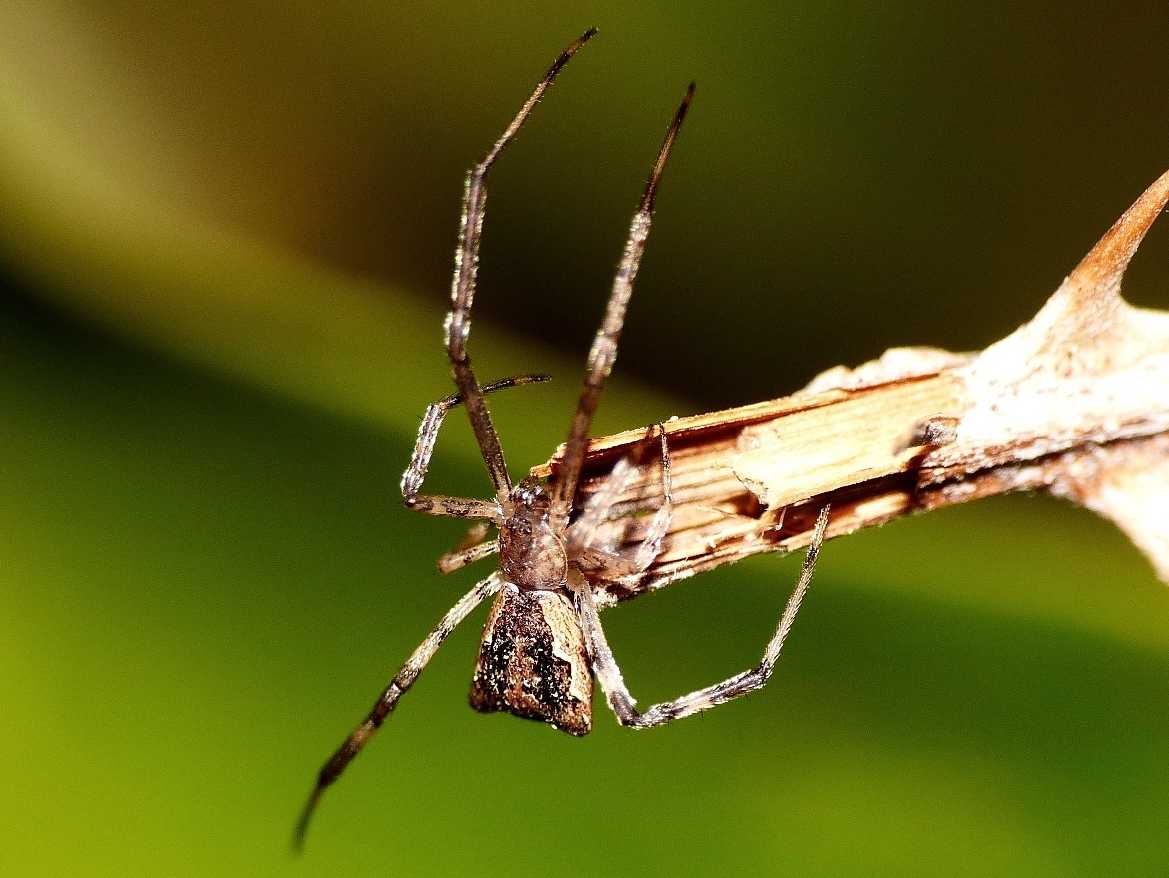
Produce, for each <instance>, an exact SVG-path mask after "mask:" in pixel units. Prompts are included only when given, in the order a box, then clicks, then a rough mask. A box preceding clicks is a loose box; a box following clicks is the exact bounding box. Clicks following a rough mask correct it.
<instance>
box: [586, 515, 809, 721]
mask: <svg viewBox="0 0 1169 878" xmlns="http://www.w3.org/2000/svg"><path fill="white" fill-rule="evenodd" d="M827 526H828V507H827V506H825V507H824V508H823V509H822V510H820V515H819V516H818V517H817V519H816V526H815V528H814V529H813V531H812V541H811V544H810V545H809V546H808V553H807V555H805V556H804V565H803V567H802V568H801V570H800V578H799V580H798V581H797V582H796V587H795V590H794V591H793V592H792V595H791V597H790V598H788V602H787V605H786V606H785V607H784V608H783V614H782V615H781V616H780V619H779V625H778V626H777V627H776V629H775V634H774V635H773V636H772V638H771V640H769V641H768V642H767V646H766V647H765V648H764V650H763V658H762V659H761V660H760V662H759V664H758V665H756V666H755V667H753V668H751V669H750V670H748V671H744V672H742V673H741V674H736V675H735V676H733V677H729V678H728V679H726V680H723V681H722V682H721V683H717V684H715V685H714V686H707V687H705V688H703V689H699V690H697V691H695V692H691V693H690V694H689V695H683V696H682V697H681V698H677V699H675V700H673V701H665V702H662V703H661V704H655V705H653V706H652V707H649V708H647V709H646V710H644V711H639V710H638V709H637V702H636V701H635V700H634V698H633V696H632V695H630V694H629V689H628V687H626V685H625V680H624V679H622V676H621V669H620V668H619V667H618V665H617V661H616V659H614V658H613V651H612V650H611V649H610V648H609V643H608V641H607V640H606V639H605V631H604V629H603V628H602V627H601V618H600V615H599V613H598V612H597V605H596V601H595V600H594V599H593V594H592V590H591V588H590V586H589V585H588V584H587V583H585V584H584V585H583V586H581V587H578V588H576V590H575V591H576V598H577V604H578V607H579V611H580V618H581V626H582V628H583V629H584V634H585V644H586V646H587V648H588V651H589V657H590V659H591V660H592V663H593V671H594V673H595V674H596V675H597V680H598V681H599V682H600V684H601V688H602V689H604V690H605V700H606V701H607V702H608V704H609V708H610V709H611V710H612V711H613V713H614V714H616V716H617V721H618V722H620V723H621V725H623V726H631V727H633V728H635V729H646V728H650V727H652V726H660V725H663V724H665V723H668V722H670V721H671V720H675V719H681V718H682V717H684V716H690V715H691V714H695V713H699V712H701V711H704V710H710V709H711V708H712V707H717V706H718V705H720V704H725V703H726V702H728V701H731V700H733V699H735V698H738V697H739V696H740V695H746V694H747V693H748V692H753V691H755V690H756V689H761V688H763V686H764V685H765V684H766V683H767V681H768V680H769V679H770V678H771V673H772V671H773V670H774V669H775V663H776V662H777V661H778V660H779V653H780V650H782V649H783V643H784V641H785V640H786V639H787V636H788V634H789V633H790V632H791V629H792V625H793V624H794V623H795V620H796V614H797V613H798V612H799V610H800V604H801V603H802V602H803V600H804V595H806V594H807V593H808V586H809V585H811V582H812V572H813V571H814V570H815V567H816V558H817V557H818V556H819V554H820V547H821V546H822V545H823V543H824V530H825V528H826V527H827Z"/></svg>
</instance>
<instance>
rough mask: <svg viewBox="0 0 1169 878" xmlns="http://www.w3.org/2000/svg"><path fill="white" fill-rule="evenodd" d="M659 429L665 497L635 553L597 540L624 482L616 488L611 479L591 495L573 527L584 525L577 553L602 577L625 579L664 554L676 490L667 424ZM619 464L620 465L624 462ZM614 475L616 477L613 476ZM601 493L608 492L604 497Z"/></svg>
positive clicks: (645, 567)
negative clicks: (619, 551)
mask: <svg viewBox="0 0 1169 878" xmlns="http://www.w3.org/2000/svg"><path fill="white" fill-rule="evenodd" d="M657 430H658V435H659V436H660V437H661V468H662V498H663V499H662V504H661V506H659V507H658V509H657V512H655V513H654V517H653V519H652V520H651V521H650V523H649V527H647V528H646V531H645V536H644V538H643V539H642V541H641V542H640V543H639V544H638V546H637V548H636V549H635V550H634V552H633V555H632V557H625V556H623V555H619V554H617V553H615V552H610V551H608V550H607V549H605V548H603V547H600V546H595V545H594V544H593V541H594V540H595V537H596V534H597V531H598V530H599V528H600V526H601V524H602V523H603V522H604V518H605V514H606V513H607V512H608V509H609V508H610V507H612V505H613V502H614V501H615V500H616V497H617V494H618V493H619V492H620V491H622V490H624V485H621V486H620V487H618V488H617V489H616V490H615V491H613V490H611V489H610V488H609V485H608V482H606V484H605V486H603V487H602V489H601V490H600V491H598V492H597V494H595V495H594V496H593V497H591V498H589V502H590V505H589V506H588V507H586V509H585V511H584V512H583V513H582V514H581V517H580V518H578V519H577V520H576V521H575V522H573V524H572V528H577V527H580V526H583V528H584V530H583V531H582V533H581V534H580V536H579V537H578V538H577V539H578V540H579V544H580V546H581V548H580V550H579V552H578V555H577V556H576V558H577V560H578V562H579V563H581V565H582V566H584V567H585V568H588V569H590V572H592V573H595V575H596V576H598V577H600V578H602V579H622V578H625V577H629V576H637V575H639V574H642V573H644V572H645V571H646V569H648V568H649V565H650V564H652V563H653V562H654V559H655V558H657V556H658V555H659V554H661V551H662V540H663V539H665V536H666V532H667V531H669V529H670V521H671V520H672V519H673V515H674V494H673V490H672V480H671V477H670V444H669V440H668V439H667V438H666V428H665V425H664V424H658V425H657ZM629 459H630V458H624V459H623V460H622V461H621V462H622V463H624V462H625V460H629ZM618 466H620V463H619V464H618ZM613 472H614V474H616V472H617V467H616V466H615V467H614V468H613ZM610 479H612V476H610ZM621 481H627V479H626V477H625V473H624V472H623V473H622V474H621ZM601 495H606V496H604V497H602V496H601ZM598 498H600V499H599V501H598ZM594 501H598V505H600V504H606V506H605V508H604V509H603V510H600V509H597V508H596V507H595V506H594V505H593V503H594Z"/></svg>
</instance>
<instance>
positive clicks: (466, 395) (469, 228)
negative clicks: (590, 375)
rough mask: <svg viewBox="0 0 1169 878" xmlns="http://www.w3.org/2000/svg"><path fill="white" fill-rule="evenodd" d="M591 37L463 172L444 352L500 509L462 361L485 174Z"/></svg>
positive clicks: (491, 445) (495, 468)
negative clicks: (473, 163) (561, 72)
mask: <svg viewBox="0 0 1169 878" xmlns="http://www.w3.org/2000/svg"><path fill="white" fill-rule="evenodd" d="M595 33H596V30H595V29H589V30H587V31H585V33H584V34H582V35H581V36H580V37H578V38H577V39H576V40H575V41H574V42H573V43H572V44H571V45H570V46H569V47H568V48H566V49H565V50H564V51H563V52H561V53H560V55H559V57H557V59H556V60H555V61H553V62H552V66H551V67H549V68H548V72H547V73H545V74H544V78H543V79H541V80H540V82H539V84H538V85H537V86H536V88H535V90H534V91H533V92H532V94H531V95H530V96H529V97H528V99H527V100H526V101H525V102H524V105H523V106H522V107H520V111H519V113H517V114H516V116H515V118H514V119H512V121H511V124H510V125H508V126H507V128H506V129H504V132H503V134H502V135H501V136H500V138H499V140H497V141H496V142H495V145H494V146H492V147H491V150H490V151H489V152H488V153H487V155H486V156H484V157H483V159H482V160H481V161H480V162H479V163H478V164H477V165H475V166H474V167H473V168H471V170H470V171H468V172H467V178H466V182H465V184H464V188H463V214H462V220H461V224H460V227H459V241H458V246H457V247H456V249H455V271H454V277H453V278H452V280H451V310H450V312H449V313H448V314H447V317H446V323H445V330H446V348H447V355H448V357H449V358H450V361H451V369H452V371H453V373H454V379H455V383H456V384H457V385H458V388H459V393H460V394H461V395H462V397H463V402H464V403H465V404H466V406H467V415H468V416H469V417H470V420H471V428H472V429H473V430H474V431H475V439H476V441H477V442H478V443H479V451H480V452H481V453H482V455H483V461H484V463H486V464H487V472H488V475H490V476H491V484H492V487H493V488H494V490H495V496H496V498H497V499H498V501H499V502H500V504H504V503H506V502H507V499H508V494H509V493H510V491H511V477H510V476H509V475H508V472H507V464H506V463H505V462H504V459H503V448H502V447H501V446H500V444H499V436H498V434H497V433H496V432H495V426H494V425H493V424H492V423H491V414H490V413H489V412H488V411H487V405H486V403H485V402H484V400H483V388H482V387H480V386H479V381H478V380H477V379H476V378H475V373H474V371H473V370H472V369H471V358H470V357H469V356H468V355H467V336H468V335H469V334H470V332H471V303H472V301H473V300H474V298H475V277H476V273H477V272H478V268H479V239H480V236H481V234H482V231H483V216H484V212H485V210H486V206H487V185H486V180H487V173H488V171H490V170H491V166H492V165H493V164H495V160H496V159H497V158H499V154H500V153H501V152H503V149H504V147H506V146H507V145H508V144H509V143H510V142H511V141H512V139H513V138H514V137H515V135H516V132H517V131H519V129H520V127H521V126H522V125H523V124H524V121H525V120H526V119H527V118H528V115H529V114H530V113H531V112H532V109H533V108H534V107H535V106H536V104H537V103H538V102H539V100H540V98H541V97H542V96H543V94H544V92H545V91H547V90H548V87H549V86H550V85H551V84H552V80H554V79H555V78H556V74H558V73H559V72H560V70H561V68H563V67H564V65H565V64H567V63H568V62H569V60H570V59H571V58H572V56H573V55H575V54H576V52H577V50H578V49H580V47H581V46H583V45H584V44H585V43H586V42H587V41H588V40H589V39H591V38H592V36H593V34H595Z"/></svg>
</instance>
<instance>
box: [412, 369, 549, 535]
mask: <svg viewBox="0 0 1169 878" xmlns="http://www.w3.org/2000/svg"><path fill="white" fill-rule="evenodd" d="M549 380H551V379H550V378H549V376H547V375H517V376H515V377H512V378H504V379H502V380H500V381H493V382H491V383H490V384H487V385H484V386H483V388H482V392H483V393H484V394H488V393H494V392H495V391H497V390H506V389H507V388H509V387H520V386H522V385H524V384H539V383H542V382H544V381H549ZM462 402H463V396H462V394H459V393H455V394H452V395H451V396H448V397H446V398H445V399H440V400H439V401H438V402H432V403H431V404H430V405H428V406H427V407H426V414H424V415H423V416H422V423H421V425H419V427H418V438H417V439H416V440H415V441H414V453H413V454H411V456H410V465H409V466H408V467H407V468H406V472H404V473H402V482H401V488H402V499H403V500H405V501H406V505H407V506H409V507H410V508H411V509H416V510H418V511H419V512H425V513H427V514H428V515H451V516H455V517H457V518H485V519H490V520H492V521H494V520H495V519H497V518H498V517H499V509H498V507H497V506H496V505H495V504H494V503H491V502H488V501H484V500H474V499H471V498H467V497H445V496H440V495H436V494H430V495H419V493H418V492H419V491H420V490H421V489H422V483H423V481H425V479H426V471H427V469H428V468H429V467H430V458H431V457H432V456H433V455H434V445H435V442H437V441H438V433H439V431H440V430H441V429H442V422H443V419H445V418H446V415H447V412H449V411H450V410H451V409H453V408H455V407H456V406H457V405H459V404H460V403H462Z"/></svg>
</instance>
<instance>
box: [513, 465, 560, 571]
mask: <svg viewBox="0 0 1169 878" xmlns="http://www.w3.org/2000/svg"><path fill="white" fill-rule="evenodd" d="M510 501H511V502H510V503H509V506H510V509H509V510H508V512H507V515H506V516H505V517H504V518H503V520H502V521H501V522H500V523H499V558H500V564H499V567H500V570H502V571H503V575H504V577H505V578H506V579H507V581H508V582H510V583H512V584H513V585H515V586H516V587H518V588H520V589H523V590H548V589H563V588H564V587H565V586H566V585H567V584H568V550H567V548H566V547H565V545H564V537H563V535H562V533H561V532H558V529H557V528H556V526H555V522H554V521H553V517H552V498H551V497H550V496H549V495H548V492H547V491H546V490H544V486H543V485H541V484H540V482H539V481H537V480H536V479H524V480H523V481H522V482H520V483H519V484H518V485H516V486H515V487H514V488H513V489H512V492H511V497H510Z"/></svg>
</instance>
